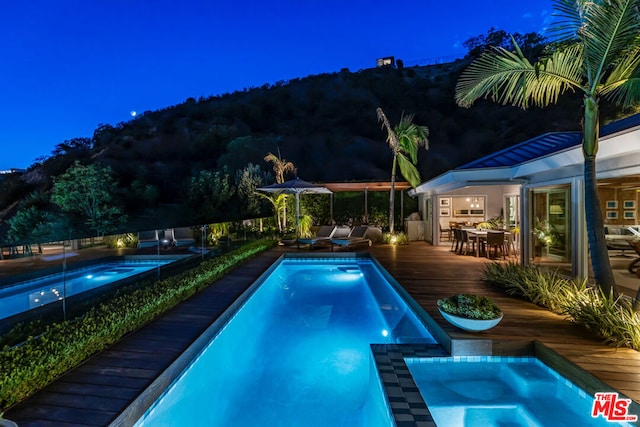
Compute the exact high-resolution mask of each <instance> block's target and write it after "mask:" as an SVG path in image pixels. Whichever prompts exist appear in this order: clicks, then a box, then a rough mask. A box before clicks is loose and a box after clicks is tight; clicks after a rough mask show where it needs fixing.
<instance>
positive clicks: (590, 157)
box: [582, 96, 617, 296]
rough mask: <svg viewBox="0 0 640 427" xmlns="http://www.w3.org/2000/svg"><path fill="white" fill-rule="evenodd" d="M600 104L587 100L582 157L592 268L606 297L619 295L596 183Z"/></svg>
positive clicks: (585, 103)
mask: <svg viewBox="0 0 640 427" xmlns="http://www.w3.org/2000/svg"><path fill="white" fill-rule="evenodd" d="M599 128H600V123H599V108H598V102H597V101H596V100H595V99H593V98H592V97H589V96H586V97H585V99H584V123H583V142H582V154H583V155H584V201H585V208H584V209H585V218H586V220H587V239H588V242H589V256H590V258H591V268H592V269H593V277H594V279H595V281H596V284H597V285H598V286H599V287H600V289H601V290H602V292H603V293H604V294H605V295H607V296H608V295H613V296H617V292H616V289H615V284H616V282H615V279H614V277H613V270H612V269H611V263H610V262H609V252H608V250H607V242H606V239H605V237H604V219H603V217H602V209H601V208H600V196H599V195H598V183H597V181H596V153H597V152H598V134H599V131H600V129H599Z"/></svg>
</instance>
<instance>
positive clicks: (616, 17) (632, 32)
mask: <svg viewBox="0 0 640 427" xmlns="http://www.w3.org/2000/svg"><path fill="white" fill-rule="evenodd" d="M587 4H589V6H588V7H586V8H585V25H584V26H583V27H582V28H581V29H580V39H581V41H582V43H583V45H584V49H585V53H586V56H585V57H586V62H587V64H588V65H587V66H588V68H589V75H590V80H591V86H592V87H594V86H595V85H597V84H598V83H599V82H600V81H601V79H602V77H603V76H604V75H605V73H606V71H607V70H606V67H607V66H608V65H609V64H611V63H613V62H615V61H616V60H617V58H619V57H620V55H622V54H623V53H624V52H625V51H627V50H628V49H629V47H632V46H633V45H634V43H636V45H637V40H638V33H639V32H640V15H639V14H640V10H639V9H640V0H609V1H606V2H588V3H587Z"/></svg>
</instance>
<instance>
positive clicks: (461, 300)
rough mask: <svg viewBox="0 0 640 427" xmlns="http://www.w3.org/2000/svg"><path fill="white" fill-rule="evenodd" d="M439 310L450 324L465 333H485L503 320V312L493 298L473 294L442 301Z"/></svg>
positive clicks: (439, 302)
mask: <svg viewBox="0 0 640 427" xmlns="http://www.w3.org/2000/svg"><path fill="white" fill-rule="evenodd" d="M438 310H439V311H440V314H442V317H444V318H445V319H446V320H447V321H448V322H449V323H451V324H452V325H454V326H457V327H458V328H460V329H464V330H465V331H484V330H487V329H490V328H493V327H494V326H496V325H497V324H498V323H500V321H501V320H502V310H500V307H498V306H497V305H496V303H495V302H494V301H493V300H492V299H491V298H489V297H484V296H478V295H472V294H457V295H454V296H451V297H449V298H445V299H440V300H438Z"/></svg>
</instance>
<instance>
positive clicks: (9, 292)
mask: <svg viewBox="0 0 640 427" xmlns="http://www.w3.org/2000/svg"><path fill="white" fill-rule="evenodd" d="M173 261H175V259H171V258H159V259H153V258H152V259H122V260H118V261H110V262H105V263H99V264H94V265H91V266H87V267H84V268H79V269H75V270H70V271H68V272H66V273H65V274H63V273H62V272H61V273H57V274H51V275H47V276H44V277H40V278H37V279H33V280H29V281H24V282H18V283H15V284H12V285H9V286H6V287H3V288H2V289H0V320H2V319H6V318H8V317H11V316H14V315H16V314H20V313H24V312H27V311H29V310H32V309H35V308H38V307H41V306H44V305H47V304H51V303H54V302H56V301H58V300H61V299H62V298H63V297H64V293H65V291H66V295H67V297H71V296H73V295H78V294H81V293H83V292H86V291H89V290H92V289H96V288H99V287H102V286H105V285H108V284H112V283H115V282H117V281H120V280H122V279H126V278H129V277H133V276H136V275H138V274H142V273H144V272H147V271H150V270H153V269H155V268H158V267H159V266H162V265H166V264H168V263H170V262H173Z"/></svg>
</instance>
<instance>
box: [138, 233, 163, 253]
mask: <svg viewBox="0 0 640 427" xmlns="http://www.w3.org/2000/svg"><path fill="white" fill-rule="evenodd" d="M156 246H158V230H149V231H141V232H139V233H138V249H142V248H154V247H156Z"/></svg>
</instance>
